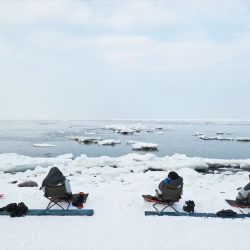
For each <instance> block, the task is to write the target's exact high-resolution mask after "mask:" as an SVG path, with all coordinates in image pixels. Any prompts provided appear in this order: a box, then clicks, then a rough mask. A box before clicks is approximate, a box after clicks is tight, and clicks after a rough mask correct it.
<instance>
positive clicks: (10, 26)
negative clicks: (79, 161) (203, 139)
mask: <svg viewBox="0 0 250 250" xmlns="http://www.w3.org/2000/svg"><path fill="white" fill-rule="evenodd" d="M0 87H1V88H0V107H1V108H0V119H188V118H189V119H194V118H195V119H249V118H250V117H249V114H250V112H249V111H248V108H249V107H250V98H249V93H250V1H246V0H235V1H233V0H224V1H223V0H196V1H191V0H183V1H181V0H175V1H168V0H161V1H160V0H135V1H129V0H127V1H126V0H120V1H115V0H114V1H112V0H99V1H94V0H86V1H74V0H71V1H64V0H51V1H42V0H39V1H38V0H29V1H22V0H19V1H14V0H8V1H7V0H0Z"/></svg>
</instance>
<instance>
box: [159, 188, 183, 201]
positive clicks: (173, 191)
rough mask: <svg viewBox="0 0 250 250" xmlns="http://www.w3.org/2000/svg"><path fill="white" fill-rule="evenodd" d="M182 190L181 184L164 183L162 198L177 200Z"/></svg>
mask: <svg viewBox="0 0 250 250" xmlns="http://www.w3.org/2000/svg"><path fill="white" fill-rule="evenodd" d="M182 192H183V184H182V185H181V186H179V187H172V186H169V185H166V186H165V187H164V189H163V192H162V200H168V201H178V200H179V199H180V198H181V195H182Z"/></svg>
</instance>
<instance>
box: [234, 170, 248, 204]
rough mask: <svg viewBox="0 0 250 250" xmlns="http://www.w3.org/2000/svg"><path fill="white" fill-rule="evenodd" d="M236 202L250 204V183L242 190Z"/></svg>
mask: <svg viewBox="0 0 250 250" xmlns="http://www.w3.org/2000/svg"><path fill="white" fill-rule="evenodd" d="M249 179H250V175H249ZM236 201H237V202H238V203H241V204H250V182H249V183H248V184H247V185H246V186H245V187H244V188H241V189H240V191H239V193H238V195H237V197H236Z"/></svg>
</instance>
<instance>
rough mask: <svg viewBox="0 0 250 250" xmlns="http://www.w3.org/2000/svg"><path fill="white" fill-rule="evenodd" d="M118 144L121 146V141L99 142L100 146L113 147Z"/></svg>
mask: <svg viewBox="0 0 250 250" xmlns="http://www.w3.org/2000/svg"><path fill="white" fill-rule="evenodd" d="M116 144H121V141H119V140H113V139H107V140H102V141H98V145H111V146H114V145H116Z"/></svg>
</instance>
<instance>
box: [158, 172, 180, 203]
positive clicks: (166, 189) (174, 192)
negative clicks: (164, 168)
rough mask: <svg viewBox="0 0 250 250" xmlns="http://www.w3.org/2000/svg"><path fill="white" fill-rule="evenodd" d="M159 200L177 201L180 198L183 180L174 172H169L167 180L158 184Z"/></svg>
mask: <svg viewBox="0 0 250 250" xmlns="http://www.w3.org/2000/svg"><path fill="white" fill-rule="evenodd" d="M158 188H159V190H160V192H161V194H160V198H161V199H162V200H165V201H177V200H179V199H180V198H181V195H182V191H183V178H182V177H181V176H179V175H178V174H177V173H176V172H173V171H172V172H170V173H169V174H168V178H166V179H164V180H163V181H161V182H160V184H159V187H158Z"/></svg>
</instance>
